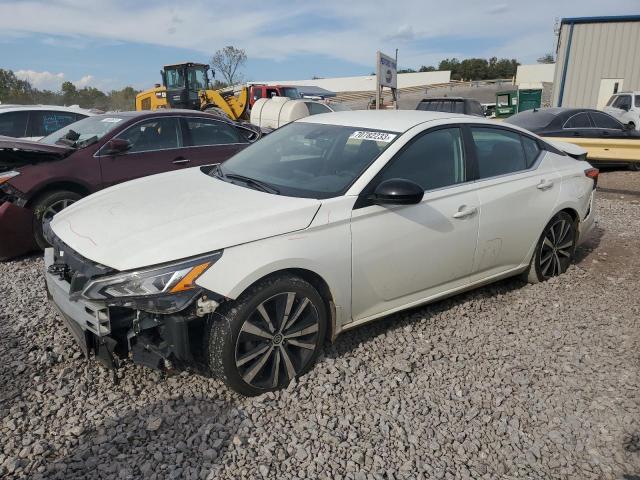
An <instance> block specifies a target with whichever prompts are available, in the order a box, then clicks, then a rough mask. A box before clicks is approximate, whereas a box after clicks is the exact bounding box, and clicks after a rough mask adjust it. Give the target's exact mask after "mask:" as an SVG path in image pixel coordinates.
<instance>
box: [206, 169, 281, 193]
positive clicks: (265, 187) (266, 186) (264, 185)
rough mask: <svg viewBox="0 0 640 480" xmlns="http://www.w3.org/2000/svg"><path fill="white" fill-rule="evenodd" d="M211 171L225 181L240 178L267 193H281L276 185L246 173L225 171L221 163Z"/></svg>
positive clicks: (248, 184)
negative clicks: (247, 175)
mask: <svg viewBox="0 0 640 480" xmlns="http://www.w3.org/2000/svg"><path fill="white" fill-rule="evenodd" d="M210 173H211V174H213V175H215V176H216V177H218V178H219V179H220V180H223V181H225V182H226V181H228V180H240V181H241V182H244V183H245V184H246V185H247V186H250V187H253V188H254V189H255V190H260V191H262V192H267V193H275V194H276V195H277V194H279V193H280V190H278V189H277V188H276V187H274V186H272V185H269V184H268V183H266V182H261V181H260V180H256V179H255V178H251V177H245V176H244V175H238V174H237V173H224V172H223V171H222V167H221V166H220V164H217V165H215V166H214V167H213V169H212V170H211V172H210Z"/></svg>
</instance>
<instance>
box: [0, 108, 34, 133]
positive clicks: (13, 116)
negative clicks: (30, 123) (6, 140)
mask: <svg viewBox="0 0 640 480" xmlns="http://www.w3.org/2000/svg"><path fill="white" fill-rule="evenodd" d="M28 118H29V112H6V113H2V114H0V135H6V136H7V137H26V136H27V119H28Z"/></svg>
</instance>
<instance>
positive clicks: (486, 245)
mask: <svg viewBox="0 0 640 480" xmlns="http://www.w3.org/2000/svg"><path fill="white" fill-rule="evenodd" d="M469 132H470V139H469V140H470V142H471V144H472V147H473V148H472V150H473V152H474V160H475V163H476V165H477V175H478V181H477V183H476V185H477V193H478V198H479V202H480V207H479V209H480V227H479V233H478V250H477V254H476V257H475V260H474V273H476V274H480V276H482V277H487V276H491V275H497V274H500V273H502V272H506V271H508V270H512V269H515V268H516V267H518V266H519V265H521V264H522V262H524V261H525V258H526V256H527V254H528V252H529V251H530V249H531V247H532V245H533V244H534V243H535V242H536V241H537V239H538V237H539V236H540V234H541V232H542V229H543V228H544V226H545V225H546V223H547V221H548V219H549V215H550V213H551V212H552V211H553V208H554V206H555V204H556V201H557V198H558V193H559V191H560V177H559V175H558V174H557V173H556V171H555V168H554V167H553V164H552V161H551V159H550V158H547V156H546V153H545V151H544V150H542V148H541V144H540V143H539V142H538V140H537V139H535V138H533V137H529V136H526V135H523V134H520V133H518V132H515V131H513V130H507V129H504V128H501V127H493V126H485V125H482V126H480V125H470V126H469Z"/></svg>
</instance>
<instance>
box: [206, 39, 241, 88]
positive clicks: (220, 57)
mask: <svg viewBox="0 0 640 480" xmlns="http://www.w3.org/2000/svg"><path fill="white" fill-rule="evenodd" d="M246 61H247V54H246V53H245V51H244V50H242V49H241V48H236V47H234V46H231V45H229V46H227V47H224V48H223V49H221V50H218V51H217V52H216V53H215V54H214V55H213V57H211V66H212V67H213V68H214V70H216V71H218V72H220V73H221V74H222V76H223V77H224V79H225V81H226V82H227V83H228V84H229V85H233V84H234V83H235V82H237V81H238V80H239V79H240V75H238V76H236V72H237V71H238V68H240V67H242V66H243V65H244V64H245V63H246Z"/></svg>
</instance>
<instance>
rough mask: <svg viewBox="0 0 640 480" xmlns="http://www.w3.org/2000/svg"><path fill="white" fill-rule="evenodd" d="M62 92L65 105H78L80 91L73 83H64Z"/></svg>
mask: <svg viewBox="0 0 640 480" xmlns="http://www.w3.org/2000/svg"><path fill="white" fill-rule="evenodd" d="M60 90H61V91H62V102H63V103H64V104H65V105H75V104H77V103H78V90H77V89H76V86H75V85H74V84H73V83H71V82H63V83H62V87H61V88H60Z"/></svg>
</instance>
